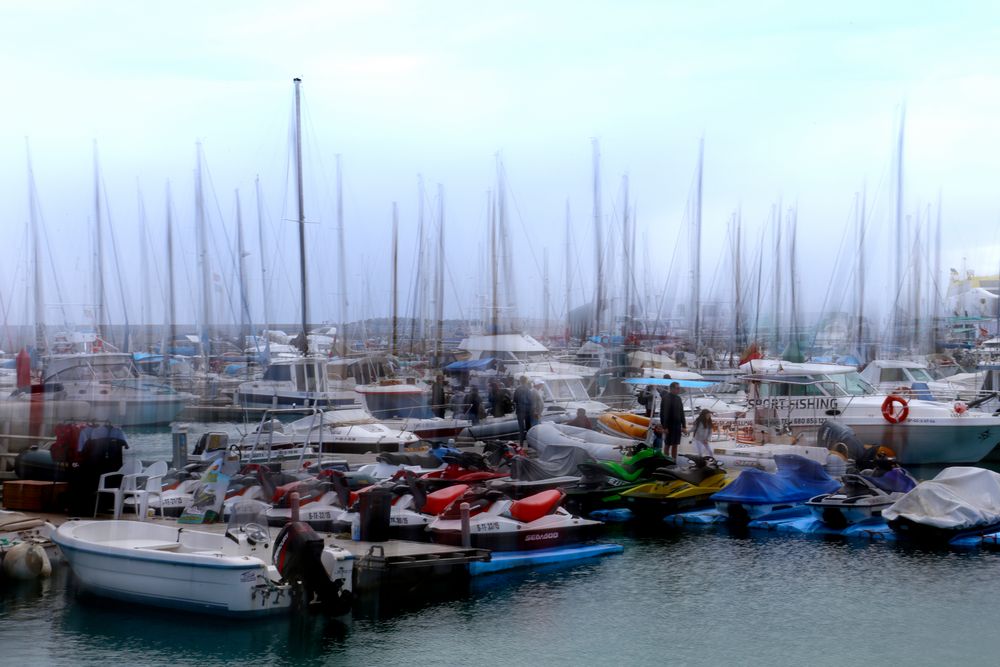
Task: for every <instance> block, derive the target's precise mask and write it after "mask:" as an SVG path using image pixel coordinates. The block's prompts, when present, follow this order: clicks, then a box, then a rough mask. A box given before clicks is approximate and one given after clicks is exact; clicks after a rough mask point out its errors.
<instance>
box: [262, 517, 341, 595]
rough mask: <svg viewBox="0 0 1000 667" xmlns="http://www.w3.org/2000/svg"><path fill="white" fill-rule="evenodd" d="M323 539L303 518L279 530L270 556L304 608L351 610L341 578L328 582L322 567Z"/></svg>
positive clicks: (328, 578)
mask: <svg viewBox="0 0 1000 667" xmlns="http://www.w3.org/2000/svg"><path fill="white" fill-rule="evenodd" d="M324 546H325V545H324V542H323V538H322V537H320V536H319V535H318V534H317V533H316V531H314V530H313V529H312V527H310V526H309V524H307V523H305V522H304V521H290V522H288V523H287V524H285V527H284V528H282V529H281V532H280V533H278V539H277V540H275V542H274V552H273V555H272V558H273V561H274V566H275V567H277V568H278V572H279V574H281V578H282V579H284V580H285V581H287V582H288V583H289V584H291V585H292V587H293V589H294V590H295V595H296V603H297V604H298V605H300V606H301V607H303V608H307V607H320V608H322V609H323V610H324V611H326V612H328V613H333V614H342V613H344V612H345V611H346V610H349V609H350V604H351V592H350V591H347V590H343V582H342V581H341V580H339V579H338V580H337V581H330V576H329V574H328V573H327V571H326V568H325V567H323V560H322V558H323V548H324Z"/></svg>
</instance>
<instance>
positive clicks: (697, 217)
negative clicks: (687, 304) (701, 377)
mask: <svg viewBox="0 0 1000 667" xmlns="http://www.w3.org/2000/svg"><path fill="white" fill-rule="evenodd" d="M704 159H705V139H704V137H703V138H702V139H700V140H699V141H698V176H697V178H696V181H695V195H694V216H693V222H694V232H693V234H692V241H693V247H692V248H691V262H692V277H691V333H692V335H693V337H694V348H695V353H697V352H698V350H699V349H700V348H701V185H702V168H703V164H704Z"/></svg>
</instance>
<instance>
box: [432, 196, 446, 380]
mask: <svg viewBox="0 0 1000 667" xmlns="http://www.w3.org/2000/svg"><path fill="white" fill-rule="evenodd" d="M434 319H435V321H436V323H437V324H436V330H435V333H434V364H435V365H436V366H437V365H440V364H441V357H442V353H443V346H444V186H443V185H441V184H440V183H438V248H437V268H436V269H435V275H434Z"/></svg>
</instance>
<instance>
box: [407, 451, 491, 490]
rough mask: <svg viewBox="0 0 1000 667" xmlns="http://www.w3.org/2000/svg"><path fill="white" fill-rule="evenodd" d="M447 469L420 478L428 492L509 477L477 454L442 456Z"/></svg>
mask: <svg viewBox="0 0 1000 667" xmlns="http://www.w3.org/2000/svg"><path fill="white" fill-rule="evenodd" d="M442 460H443V461H444V462H445V464H446V465H445V467H444V468H442V469H439V470H432V471H431V472H428V473H424V474H423V475H421V476H420V479H421V481H422V482H423V485H424V487H425V488H427V489H428V490H434V489H439V488H442V487H445V486H451V485H452V484H474V483H477V482H485V481H487V480H491V479H502V478H505V477H509V476H510V473H508V472H506V471H500V470H494V469H493V467H492V466H490V465H489V463H487V462H486V459H485V458H484V457H483V455H482V454H478V453H476V452H459V453H457V454H445V455H444V456H442Z"/></svg>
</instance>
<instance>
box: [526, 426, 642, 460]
mask: <svg viewBox="0 0 1000 667" xmlns="http://www.w3.org/2000/svg"><path fill="white" fill-rule="evenodd" d="M528 444H529V445H531V446H532V447H533V448H534V449H535V451H536V452H538V458H540V459H542V460H546V459H548V458H550V457H549V456H548V455H547V454H546V449H547V448H552V447H557V448H563V447H567V446H573V447H579V448H581V449H583V450H585V451H586V452H587V453H588V454H590V456H592V457H593V458H595V459H597V460H598V461H621V460H622V451H621V449H616V447H623V446H625V447H627V446H631V445H635V441H634V440H630V439H628V438H616V437H614V436H611V435H605V434H603V433H598V432H597V431H591V430H590V429H586V428H578V427H576V426H567V425H565V424H546V423H542V424H539V425H538V426H533V427H531V430H530V431H528Z"/></svg>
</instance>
